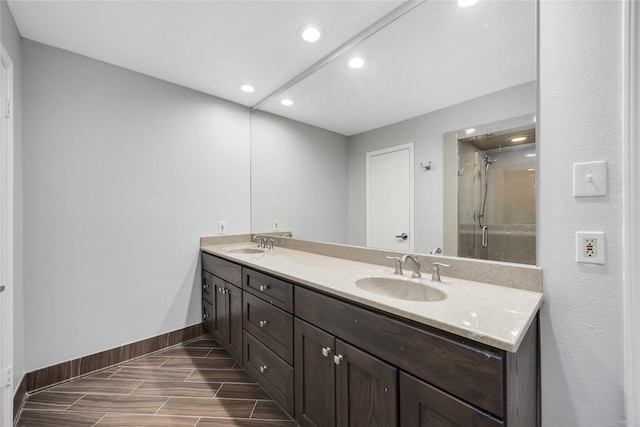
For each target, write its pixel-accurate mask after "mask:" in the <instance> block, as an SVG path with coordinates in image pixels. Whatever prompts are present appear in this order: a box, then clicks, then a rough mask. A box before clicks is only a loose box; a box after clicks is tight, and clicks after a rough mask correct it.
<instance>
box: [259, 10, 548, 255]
mask: <svg viewBox="0 0 640 427" xmlns="http://www.w3.org/2000/svg"><path fill="white" fill-rule="evenodd" d="M535 27H536V20H535V1H533V0H531V1H529V0H524V1H517V2H501V1H486V2H480V3H478V4H476V5H475V6H473V7H471V8H467V9H461V8H459V7H457V6H456V7H454V5H453V4H450V2H422V3H420V4H419V5H417V6H415V7H413V8H412V9H410V10H408V11H407V12H406V13H404V14H403V15H402V16H399V17H397V18H396V19H394V20H392V21H391V22H388V23H387V24H385V25H384V26H382V27H381V28H378V29H376V30H375V31H374V32H373V33H372V34H370V35H369V36H367V37H364V38H363V39H362V40H360V41H359V42H357V43H354V44H353V45H352V46H351V47H350V49H348V50H345V51H344V52H342V53H341V54H340V55H337V56H336V57H334V58H332V59H331V60H330V61H328V62H327V63H326V64H324V65H323V66H322V67H320V68H318V69H317V70H315V71H314V72H313V73H311V74H310V75H308V76H306V77H305V78H304V79H302V80H299V81H296V82H294V84H292V85H291V86H290V87H285V88H284V89H283V90H282V91H281V92H280V93H279V94H277V95H276V96H273V97H272V98H270V99H267V100H265V102H263V103H260V104H259V105H258V106H257V108H255V109H254V111H253V112H252V118H251V158H252V165H251V169H252V184H251V185H252V189H251V198H252V200H251V203H252V231H253V232H256V233H272V232H276V231H278V230H275V229H274V226H273V224H274V220H276V219H277V220H278V226H279V230H286V231H291V232H292V233H293V237H294V238H297V239H302V240H311V241H320V242H328V243H337V244H347V245H353V246H366V247H372V248H377V249H393V250H402V251H410V252H415V253H437V254H440V253H442V254H443V255H446V256H462V257H475V258H482V259H491V260H499V261H505V262H517V263H527V264H535V262H536V260H535V233H536V229H535V198H536V186H535V171H529V169H535V157H530V158H527V160H528V162H529V163H528V164H527V165H526V167H524V166H523V168H524V169H522V170H523V175H522V176H517V177H516V176H515V175H514V174H516V172H514V171H512V170H511V166H510V165H511V163H514V164H515V163H517V162H515V160H514V161H513V162H510V161H507V158H508V157H509V156H510V155H509V154H507V151H508V150H506V148H505V147H498V148H499V154H500V161H498V162H496V163H493V164H491V166H490V167H489V169H488V170H487V171H486V172H487V173H486V174H485V175H483V176H482V177H485V178H487V181H485V184H487V185H486V186H487V190H488V191H486V192H485V193H484V194H480V195H472V194H471V193H469V195H470V197H472V199H471V200H469V199H467V198H464V199H462V195H463V194H465V193H468V191H467V189H466V187H460V188H458V176H457V173H456V172H451V171H457V169H458V167H457V163H458V157H457V149H458V146H459V142H458V139H464V137H478V136H479V135H481V134H501V133H504V132H506V131H507V130H509V129H515V130H518V131H523V130H527V131H529V130H533V131H535V126H536V123H535V121H531V120H530V122H529V123H527V124H526V125H527V126H528V127H523V126H524V124H523V123H520V122H518V123H515V124H514V123H510V120H512V119H513V118H518V117H527V118H528V119H532V118H533V117H534V116H535V112H536V110H537V97H536V84H537V83H536V60H535V50H536V47H535V46H536V41H535V40H536V37H535V34H536V32H535ZM356 56H357V57H359V58H362V59H363V61H364V65H363V66H362V67H361V68H358V69H356V70H354V69H350V68H349V67H348V62H349V59H350V58H352V57H356ZM281 98H282V99H285V98H286V99H288V100H291V101H292V102H293V104H292V105H288V106H283V104H281V102H280V101H281ZM505 124H509V126H506V125H505ZM471 127H473V128H477V132H475V133H472V134H471V135H467V134H465V133H464V132H462V134H461V136H460V138H458V137H454V138H450V135H451V134H452V132H453V134H456V132H458V130H465V129H469V128H471ZM534 133H535V132H534ZM533 136H534V135H533ZM534 137H535V136H534ZM511 145H513V144H512V143H511ZM400 146H412V157H411V160H410V162H411V164H410V165H408V166H406V167H402V168H400V169H402V170H401V171H399V172H403V173H406V172H407V170H410V172H409V174H410V176H409V179H410V182H409V183H407V184H406V185H402V189H403V192H404V191H405V190H406V189H409V192H410V195H411V196H412V200H410V201H408V202H407V206H408V207H400V206H396V205H395V204H397V203H396V202H394V203H386V204H385V203H372V201H371V200H369V199H368V198H369V197H374V196H371V191H370V185H371V182H370V181H371V180H370V178H371V177H370V175H369V173H370V170H369V168H368V166H367V165H368V160H367V159H368V158H371V156H372V155H373V154H374V153H379V152H384V151H385V150H393V148H394V147H400ZM528 147H530V149H531V150H533V151H535V144H534V142H533V139H532V140H531V141H530V142H529V145H528ZM495 148H496V147H494V148H483V149H480V148H479V149H477V150H475V151H488V150H489V151H488V152H487V153H485V154H486V155H487V156H488V157H489V158H490V159H491V160H492V159H493V158H498V152H492V151H490V150H492V149H495ZM475 151H474V152H475ZM482 158H483V157H482V156H481V157H480V160H481V159H482ZM470 163H471V166H470V168H473V165H474V164H475V158H474V159H471V160H470ZM420 164H429V165H430V168H429V169H428V170H427V169H425V168H423V167H420ZM390 173H391V172H390ZM498 173H502V174H507V175H508V174H511V175H514V176H510V177H507V178H505V179H504V180H503V181H502V182H493V181H492V180H494V179H496V180H497V176H498ZM516 175H517V174H516ZM388 176H389V177H390V176H392V175H388ZM469 176H470V174H468V175H467V177H469ZM525 176H526V180H527V182H529V183H530V185H529V187H528V188H527V191H526V193H527V195H528V196H527V198H526V199H524V198H520V199H513V198H512V197H513V196H518V197H520V196H521V195H522V194H524V193H523V191H521V190H522V188H521V187H520V186H515V187H514V183H515V182H516V181H522V182H524V177H525ZM482 177H481V178H482ZM482 179H484V178H482ZM394 182H395V180H394ZM478 187H480V186H479V185H478ZM470 188H471V187H470ZM498 188H500V192H497V191H496V190H497V189H498ZM383 190H384V188H383ZM397 191H398V192H400V189H398V190H397ZM381 194H387V195H388V194H394V193H393V192H392V193H389V192H386V193H385V191H381ZM458 195H460V198H459V197H458ZM485 196H486V197H485ZM500 196H502V197H500ZM478 198H483V202H484V203H483V204H484V205H485V206H484V210H486V214H484V213H483V212H480V215H481V216H480V219H481V221H478V212H477V211H478V208H477V205H478ZM485 198H486V201H485V200H484V199H485ZM394 200H395V198H394ZM403 200H404V199H403ZM458 204H460V206H458ZM466 205H470V206H476V209H475V211H476V212H475V216H476V220H475V224H476V225H477V228H478V230H480V231H479V234H478V232H477V230H475V229H474V227H475V226H474V220H473V216H474V211H473V210H472V211H470V212H468V213H465V214H463V213H462V211H463V206H464V209H466ZM498 205H501V207H500V209H498V208H497V207H498ZM371 206H386V208H388V209H387V211H389V213H390V214H391V213H393V214H398V212H399V211H400V210H402V212H403V213H402V214H401V215H399V216H403V217H404V219H403V221H401V224H400V222H397V221H396V219H395V218H390V219H388V220H386V219H385V218H380V215H379V213H380V211H379V210H375V211H372V210H371ZM517 206H527V207H528V208H527V209H526V213H525V212H524V211H523V212H520V211H519V210H518V209H514V207H517ZM407 211H408V213H407ZM459 217H461V218H460V221H458V218H459ZM469 217H470V218H471V219H469ZM505 221H509V222H505ZM488 222H490V223H488ZM372 224H385V225H390V227H388V230H386V229H385V230H384V231H383V232H382V233H383V234H384V236H386V237H385V238H383V239H379V238H377V237H376V236H377V235H379V234H380V232H379V231H380V230H379V229H378V227H377V226H374V225H372ZM395 224H398V225H397V226H396V225H395ZM483 227H484V228H483ZM483 235H484V240H485V242H484V247H483V241H482V240H483ZM397 236H399V237H397ZM476 241H478V242H479V247H476V245H475V242H476ZM489 241H490V242H491V243H487V242H489ZM380 242H384V243H380ZM470 242H473V243H474V245H471V243H470ZM400 246H402V249H398V248H399V247H400Z"/></svg>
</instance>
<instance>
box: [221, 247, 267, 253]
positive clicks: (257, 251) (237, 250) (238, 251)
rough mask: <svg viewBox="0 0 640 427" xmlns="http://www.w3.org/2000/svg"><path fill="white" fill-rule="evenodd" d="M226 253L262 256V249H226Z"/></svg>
mask: <svg viewBox="0 0 640 427" xmlns="http://www.w3.org/2000/svg"><path fill="white" fill-rule="evenodd" d="M226 252H227V253H230V254H262V253H264V249H260V248H233V249H227V250H226Z"/></svg>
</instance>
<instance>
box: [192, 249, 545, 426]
mask: <svg viewBox="0 0 640 427" xmlns="http://www.w3.org/2000/svg"><path fill="white" fill-rule="evenodd" d="M203 270H204V271H203V294H202V307H203V321H204V322H205V325H207V326H208V327H209V328H210V330H211V331H212V333H213V334H214V336H215V337H216V338H218V339H219V340H220V342H221V344H223V345H224V346H225V348H227V349H228V350H229V353H230V354H231V355H232V356H233V357H235V358H236V360H237V361H239V362H241V363H243V367H244V368H245V369H246V371H247V372H248V373H249V375H250V376H252V377H253V378H254V379H255V380H256V382H258V383H259V384H260V385H262V387H263V388H264V389H265V390H266V391H267V393H268V394H269V395H270V396H271V398H272V399H273V400H274V401H275V402H276V403H278V404H279V405H280V406H281V407H282V408H283V409H284V410H285V411H286V412H287V413H289V414H290V415H291V416H292V417H294V418H295V420H296V421H297V422H298V423H299V424H300V425H301V426H305V427H306V426H341V427H342V426H344V427H347V426H350V427H357V426H367V427H369V426H382V427H393V426H402V427H417V426H419V427H444V426H447V427H456V426H460V427H462V426H465V427H467V426H470V427H493V426H518V427H535V426H539V425H540V415H539V401H540V396H539V390H540V388H539V339H538V320H537V318H536V319H535V320H534V322H533V323H532V325H531V326H530V327H529V330H528V331H527V332H526V334H525V336H524V338H523V340H522V343H521V344H520V346H519V349H518V351H517V352H516V353H511V352H507V351H504V350H501V349H498V348H495V347H491V346H488V345H485V344H481V343H478V342H476V341H472V340H469V339H466V338H463V337H460V336H457V335H453V334H450V333H447V332H444V331H441V330H439V329H436V328H432V327H429V326H426V325H422V324H417V323H415V322H411V321H410V320H406V319H403V318H399V317H397V316H394V315H391V314H387V313H383V312H380V311H378V310H375V309H373V308H370V307H367V306H363V305H360V304H358V303H353V302H350V301H345V300H343V299H340V298H337V297H334V296H332V295H328V294H325V293H322V292H318V291H315V290H311V289H309V288H307V287H305V286H302V285H296V284H293V283H290V282H288V281H286V280H282V279H280V278H278V277H274V276H271V275H269V274H265V273H262V272H259V271H256V270H253V269H252V268H248V267H240V266H239V265H237V264H234V263H233V262H230V261H226V260H223V259H221V258H216V257H213V256H211V255H208V254H206V253H204V252H203ZM234 284H242V290H240V288H239V287H237V286H234ZM207 290H208V291H209V292H207ZM225 290H226V291H225ZM240 342H242V345H240Z"/></svg>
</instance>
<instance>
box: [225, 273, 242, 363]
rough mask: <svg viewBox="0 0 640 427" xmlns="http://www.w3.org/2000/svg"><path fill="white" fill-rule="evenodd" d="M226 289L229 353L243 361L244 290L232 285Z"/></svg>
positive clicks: (228, 285)
mask: <svg viewBox="0 0 640 427" xmlns="http://www.w3.org/2000/svg"><path fill="white" fill-rule="evenodd" d="M226 289H227V292H226V297H227V301H226V303H227V307H226V327H227V328H229V331H228V335H227V337H228V341H227V351H228V352H229V354H230V355H231V356H232V357H233V358H234V359H236V360H238V361H242V290H241V289H240V288H238V287H235V286H233V285H230V284H227V288H226Z"/></svg>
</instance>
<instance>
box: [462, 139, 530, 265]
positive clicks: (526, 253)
mask: <svg viewBox="0 0 640 427" xmlns="http://www.w3.org/2000/svg"><path fill="white" fill-rule="evenodd" d="M535 155H536V151H535V128H531V129H512V130H509V131H505V132H500V133H491V134H483V135H477V136H472V137H467V138H462V139H459V140H458V159H459V164H458V256H463V257H473V258H480V259H487V260H494V261H505V262H518V263H524V264H535V263H536V188H535V187H536V175H535V174H536V170H535V168H536V158H535Z"/></svg>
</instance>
